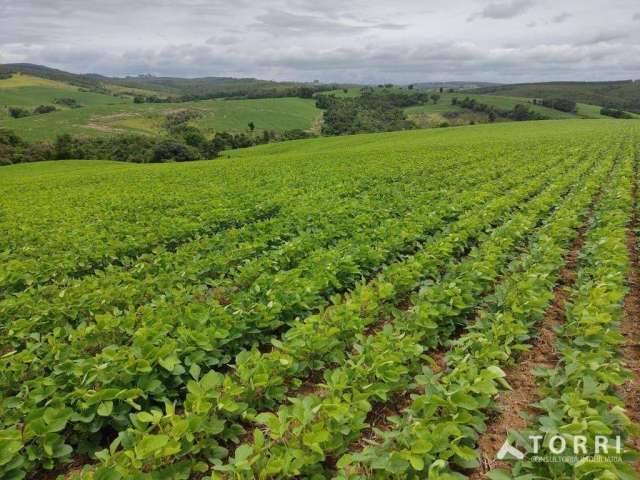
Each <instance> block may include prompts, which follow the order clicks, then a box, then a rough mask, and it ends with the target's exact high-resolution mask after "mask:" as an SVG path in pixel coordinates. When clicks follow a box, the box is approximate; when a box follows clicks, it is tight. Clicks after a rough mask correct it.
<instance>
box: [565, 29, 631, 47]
mask: <svg viewBox="0 0 640 480" xmlns="http://www.w3.org/2000/svg"><path fill="white" fill-rule="evenodd" d="M628 36H629V35H628V34H627V33H624V32H622V33H616V32H609V33H607V32H601V33H598V34H596V35H594V36H591V37H588V38H586V39H583V40H578V41H576V42H575V43H574V44H575V45H577V46H585V45H597V44H599V43H611V42H618V41H620V40H624V39H625V38H627V37H628Z"/></svg>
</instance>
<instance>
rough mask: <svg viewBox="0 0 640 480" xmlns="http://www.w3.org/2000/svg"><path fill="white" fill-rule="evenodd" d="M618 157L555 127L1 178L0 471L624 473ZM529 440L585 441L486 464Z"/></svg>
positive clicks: (636, 368) (633, 245)
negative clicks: (562, 458) (568, 458)
mask: <svg viewBox="0 0 640 480" xmlns="http://www.w3.org/2000/svg"><path fill="white" fill-rule="evenodd" d="M225 153H226V152H225ZM227 157H228V158H227ZM639 161H640V126H638V125H637V124H636V122H633V121H616V120H589V121H575V120H558V121H554V122H519V123H500V124H494V125H475V126H470V127H460V128H455V129H432V130H415V131H407V132H394V133H384V134H370V135H354V136H349V137H329V138H318V139H309V140H300V141H291V142H285V143H279V144H270V145H263V146H260V147H255V148H249V149H243V150H236V151H232V152H229V154H228V155H225V158H222V159H218V160H215V161H209V162H190V163H183V164H177V163H166V164H130V163H117V162H111V161H108V159H105V160H104V161H58V162H42V163H37V164H20V165H12V166H7V167H4V168H2V169H1V170H0V228H1V232H2V234H1V235H0V478H2V479H22V478H29V479H31V478H44V479H49V478H56V477H59V478H82V479H95V480H119V479H123V480H124V479H144V480H151V479H154V480H155V479H176V480H177V479H187V478H194V479H203V478H211V479H253V478H257V479H269V478H300V479H302V478H305V479H325V478H327V479H340V480H346V479H349V480H356V479H370V478H371V479H393V478H398V479H419V478H428V479H432V480H458V479H465V478H472V479H478V478H491V479H493V480H502V479H507V478H518V479H522V480H524V479H537V478H554V479H556V478H557V479H565V478H566V479H570V478H575V479H611V478H621V479H631V478H638V472H639V471H640V470H639V467H638V463H637V461H638V455H637V449H638V448H639V447H640V440H639V437H638V428H637V423H638V421H640V350H639V349H638V344H640V326H639V325H640V324H639V323H638V322H640V296H639V294H640V277H639V275H640V271H639V263H638V262H639V261H638V228H639V227H640V222H639V218H640V217H639V213H640V212H639V209H640V206H639V205H638V162H639ZM535 432H542V433H541V435H542V440H541V442H540V443H541V444H540V449H541V450H540V452H538V454H539V455H553V454H554V453H555V452H554V448H553V447H554V444H553V442H552V441H551V439H552V438H553V437H558V436H559V437H561V438H562V439H564V440H565V441H566V442H568V444H569V445H573V443H572V439H573V438H575V437H576V436H578V435H580V436H584V437H585V438H586V444H585V446H586V447H588V448H585V449H584V451H582V450H580V449H579V450H578V452H577V453H576V454H575V456H576V459H575V461H572V462H534V461H531V459H530V457H525V458H524V459H521V460H511V461H507V460H503V461H500V460H496V454H497V452H498V450H499V449H500V447H501V445H502V444H503V442H504V441H505V440H506V439H508V440H509V441H510V442H511V445H513V446H514V447H516V448H518V449H519V450H521V451H523V452H524V451H531V448H532V445H531V444H530V442H529V440H528V438H530V435H531V434H535ZM507 433H509V436H508V437H507ZM603 438H604V443H605V444H606V445H607V446H610V447H611V452H610V453H612V454H613V452H614V450H615V448H614V447H615V443H616V441H618V442H619V443H620V445H619V447H620V448H619V451H616V452H615V453H616V455H615V458H614V456H613V455H612V457H611V458H610V459H609V460H607V461H601V462H597V461H594V460H593V459H592V458H591V457H590V456H589V453H588V452H592V450H593V447H595V446H596V443H598V444H602V442H603ZM572 454H573V452H572Z"/></svg>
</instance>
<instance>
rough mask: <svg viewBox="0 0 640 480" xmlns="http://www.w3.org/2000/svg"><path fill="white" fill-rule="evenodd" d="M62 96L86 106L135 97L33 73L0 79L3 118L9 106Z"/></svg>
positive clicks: (45, 101) (35, 103)
mask: <svg viewBox="0 0 640 480" xmlns="http://www.w3.org/2000/svg"><path fill="white" fill-rule="evenodd" d="M61 98H73V99H74V100H76V101H77V102H78V103H79V104H80V105H83V106H98V105H115V104H123V103H130V102H131V99H130V98H127V97H118V96H114V95H108V94H105V93H96V92H91V91H84V90H83V89H82V88H80V87H77V86H74V85H71V84H69V83H66V82H59V81H56V80H49V79H45V78H40V77H36V76H33V75H25V74H14V75H13V76H11V78H8V79H0V121H1V119H2V116H3V115H7V112H6V109H7V108H8V107H14V106H17V107H24V108H34V107H37V106H39V105H55V100H56V99H61ZM56 106H57V107H58V108H64V107H60V106H59V105H56Z"/></svg>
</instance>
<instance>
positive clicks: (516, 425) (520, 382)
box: [469, 212, 591, 480]
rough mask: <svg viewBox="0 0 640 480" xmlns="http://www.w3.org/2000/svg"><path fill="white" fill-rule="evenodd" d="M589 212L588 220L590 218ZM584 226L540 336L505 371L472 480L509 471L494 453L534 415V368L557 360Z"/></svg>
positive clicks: (554, 362)
mask: <svg viewBox="0 0 640 480" xmlns="http://www.w3.org/2000/svg"><path fill="white" fill-rule="evenodd" d="M590 214H591V212H590V213H589V216H588V217H587V218H590V216H591V215H590ZM585 233H586V226H583V227H582V228H581V229H580V230H579V231H578V236H577V237H576V239H575V241H574V243H573V245H572V248H571V251H570V252H569V254H568V255H567V256H566V257H565V266H564V267H563V269H562V270H561V272H560V281H559V282H558V284H557V285H556V287H555V289H554V296H553V301H552V303H551V305H550V306H549V308H548V309H547V311H546V313H545V316H544V320H543V321H542V324H541V326H540V329H539V335H538V337H537V338H536V340H535V341H534V342H533V343H532V348H531V349H530V350H528V351H527V352H525V353H524V354H522V356H520V358H519V359H518V363H517V365H515V366H514V367H512V368H510V369H507V370H506V372H505V373H506V375H507V378H506V380H507V382H509V385H511V387H512V390H510V391H506V392H501V393H500V394H498V396H497V398H496V404H497V408H498V413H497V415H495V417H493V418H491V419H490V421H489V425H488V426H487V430H486V431H485V432H484V433H483V434H482V435H481V436H480V438H479V440H478V446H479V448H480V451H481V452H482V453H481V460H480V462H481V464H480V467H478V468H476V469H475V470H473V472H471V474H470V475H469V478H470V479H471V480H479V479H482V478H485V474H486V473H487V472H488V471H489V470H493V469H495V468H508V467H509V464H508V463H506V462H500V461H498V460H496V454H497V453H498V450H500V447H502V444H503V443H504V441H505V439H506V438H507V435H508V433H509V432H511V431H518V430H522V429H524V428H526V426H527V421H526V420H525V419H524V418H523V417H522V414H529V415H534V414H536V413H537V412H536V409H535V408H534V407H533V406H532V405H533V404H534V403H536V402H537V401H539V400H540V395H539V392H538V388H537V384H536V377H535V375H534V373H533V371H534V369H536V368H540V367H543V368H553V366H554V365H555V364H556V362H557V361H558V354H557V351H556V349H555V344H556V333H555V331H554V328H555V327H556V326H557V325H560V324H561V323H563V322H564V320H565V305H566V303H567V300H568V297H569V291H570V289H571V287H572V286H573V285H574V284H575V281H576V267H577V263H578V257H579V255H580V251H581V250H582V247H583V245H584V241H585Z"/></svg>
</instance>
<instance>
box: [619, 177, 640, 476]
mask: <svg viewBox="0 0 640 480" xmlns="http://www.w3.org/2000/svg"><path fill="white" fill-rule="evenodd" d="M633 197H634V209H637V206H638V205H637V191H636V190H635V189H634V192H633ZM639 227H640V218H639V217H638V214H637V213H634V216H633V221H632V222H631V225H630V228H629V231H628V234H627V248H628V250H629V258H630V261H631V269H630V271H629V275H628V278H627V281H628V285H629V292H628V294H627V296H626V297H625V301H624V312H625V315H624V319H623V321H622V324H621V325H620V332H621V333H622V335H623V336H624V337H625V342H624V345H623V346H622V355H623V357H624V362H625V365H626V367H627V368H628V369H629V370H630V371H631V372H632V374H633V378H631V379H629V380H627V381H626V382H625V383H624V385H622V387H621V388H620V389H619V392H620V395H621V396H622V398H623V400H624V403H625V406H626V411H627V414H628V415H629V418H630V419H631V420H632V421H633V422H635V423H640V258H639V252H638V237H637V235H636V230H637V229H638V228H639ZM631 443H632V445H633V447H635V448H636V449H640V438H639V437H637V436H636V437H635V438H633V439H632V441H631ZM635 467H636V470H637V471H638V472H640V462H637V463H636V465H635Z"/></svg>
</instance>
